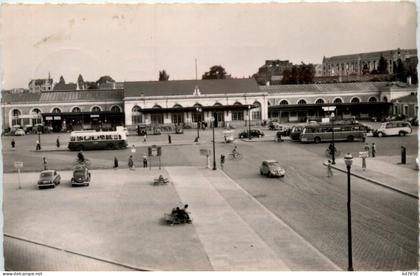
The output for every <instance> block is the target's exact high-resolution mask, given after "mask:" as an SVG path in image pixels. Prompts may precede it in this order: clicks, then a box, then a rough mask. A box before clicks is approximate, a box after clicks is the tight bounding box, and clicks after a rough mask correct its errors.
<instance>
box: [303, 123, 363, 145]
mask: <svg viewBox="0 0 420 276" xmlns="http://www.w3.org/2000/svg"><path fill="white" fill-rule="evenodd" d="M333 128H334V131H333ZM367 131H368V129H367V127H366V126H364V125H362V124H359V123H340V124H331V123H320V124H313V125H306V126H305V127H304V128H303V130H302V133H301V134H300V137H299V140H300V141H301V142H315V143H320V142H330V141H332V140H333V135H334V141H349V142H353V141H356V140H359V141H363V142H364V141H365V140H366V133H367Z"/></svg>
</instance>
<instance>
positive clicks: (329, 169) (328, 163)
mask: <svg viewBox="0 0 420 276" xmlns="http://www.w3.org/2000/svg"><path fill="white" fill-rule="evenodd" d="M332 176H333V172H332V167H331V160H328V162H327V177H332Z"/></svg>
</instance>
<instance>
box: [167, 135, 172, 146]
mask: <svg viewBox="0 0 420 276" xmlns="http://www.w3.org/2000/svg"><path fill="white" fill-rule="evenodd" d="M168 143H169V144H172V137H171V135H170V134H168Z"/></svg>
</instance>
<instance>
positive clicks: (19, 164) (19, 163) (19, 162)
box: [15, 161, 23, 189]
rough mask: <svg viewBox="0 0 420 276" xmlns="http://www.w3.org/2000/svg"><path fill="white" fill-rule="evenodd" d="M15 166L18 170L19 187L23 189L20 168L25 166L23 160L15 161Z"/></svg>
mask: <svg viewBox="0 0 420 276" xmlns="http://www.w3.org/2000/svg"><path fill="white" fill-rule="evenodd" d="M15 168H17V170H18V181H19V189H22V186H21V185H20V169H21V168H23V162H21V161H15Z"/></svg>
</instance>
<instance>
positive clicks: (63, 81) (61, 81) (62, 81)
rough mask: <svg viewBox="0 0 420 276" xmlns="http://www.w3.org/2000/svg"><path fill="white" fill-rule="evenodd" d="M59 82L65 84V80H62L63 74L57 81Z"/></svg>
mask: <svg viewBox="0 0 420 276" xmlns="http://www.w3.org/2000/svg"><path fill="white" fill-rule="evenodd" d="M58 83H59V84H66V81H65V80H64V78H63V76H60V80H59V81H58Z"/></svg>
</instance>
